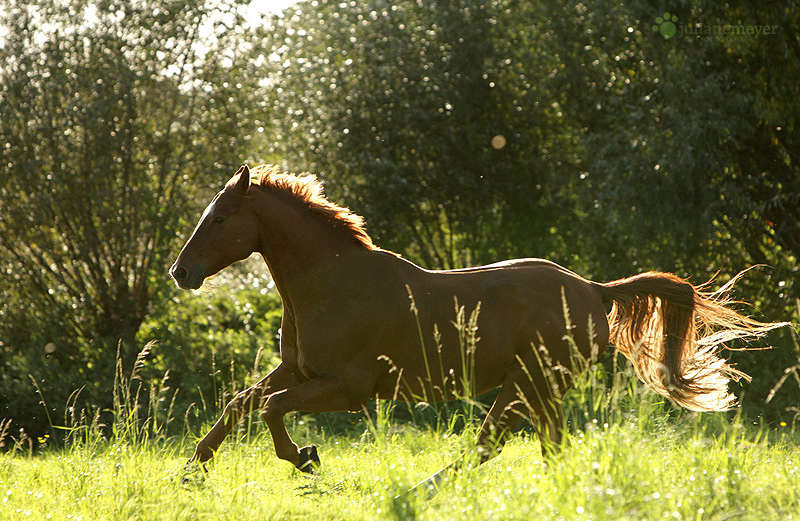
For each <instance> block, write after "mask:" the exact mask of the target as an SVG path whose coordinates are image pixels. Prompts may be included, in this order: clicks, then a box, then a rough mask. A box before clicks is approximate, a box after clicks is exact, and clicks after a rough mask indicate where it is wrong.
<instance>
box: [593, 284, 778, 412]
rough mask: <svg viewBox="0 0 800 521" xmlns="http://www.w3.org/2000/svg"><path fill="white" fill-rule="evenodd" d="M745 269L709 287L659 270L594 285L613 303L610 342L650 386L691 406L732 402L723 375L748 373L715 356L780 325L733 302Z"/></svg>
mask: <svg viewBox="0 0 800 521" xmlns="http://www.w3.org/2000/svg"><path fill="white" fill-rule="evenodd" d="M744 273H745V272H742V273H739V274H738V275H737V276H736V277H734V278H733V279H731V281H729V282H728V283H727V284H725V285H724V286H723V287H722V288H720V289H719V290H718V291H715V292H706V291H703V286H699V287H696V286H693V285H691V284H690V283H688V282H686V281H684V280H682V279H680V278H679V277H676V276H675V275H672V274H670V273H657V272H649V273H642V274H640V275H636V276H633V277H629V278H626V279H621V280H617V281H614V282H608V283H606V284H598V287H599V290H600V292H601V294H602V296H603V299H604V300H610V301H612V302H613V307H612V309H611V312H610V313H609V316H608V323H609V326H610V330H611V331H610V339H611V342H612V343H613V344H614V345H615V346H616V348H617V349H618V350H619V351H620V352H622V353H623V354H624V355H625V356H626V357H627V358H628V359H630V360H631V362H632V363H633V366H634V368H635V370H636V374H637V375H638V376H639V378H640V379H641V380H642V381H643V382H644V383H645V384H647V385H648V387H650V388H651V389H652V390H653V391H655V392H656V393H658V394H660V395H662V396H665V397H667V398H670V399H671V400H673V401H675V402H676V403H678V404H680V405H682V406H684V407H686V408H688V409H692V410H696V411H712V410H715V411H716V410H725V409H728V408H730V407H731V406H732V405H733V404H734V403H735V398H734V397H733V395H731V394H730V393H729V392H728V382H729V381H730V380H731V379H732V380H734V381H738V380H739V379H740V378H745V379H746V380H748V381H749V380H750V377H749V376H748V375H746V374H745V373H743V372H741V371H739V370H737V369H735V368H733V367H732V366H731V365H729V364H728V363H726V361H725V359H723V358H721V357H720V356H719V352H720V351H721V350H722V349H723V348H724V347H725V346H724V343H725V342H729V341H732V340H737V339H742V340H753V339H756V338H759V337H761V336H763V335H764V334H766V333H767V332H768V331H770V330H771V329H774V328H776V327H781V326H784V325H786V323H784V322H780V323H762V322H759V321H757V320H754V319H752V318H749V317H746V316H744V315H741V314H739V313H738V312H736V311H735V310H734V309H733V308H732V307H731V305H732V304H734V302H733V301H732V300H731V298H730V290H731V288H732V287H733V284H734V283H735V282H736V281H737V280H738V279H739V278H740V277H741V276H742V275H743V274H744Z"/></svg>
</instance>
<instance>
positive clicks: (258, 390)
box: [189, 363, 297, 463]
mask: <svg viewBox="0 0 800 521" xmlns="http://www.w3.org/2000/svg"><path fill="white" fill-rule="evenodd" d="M296 384H297V379H296V377H295V376H294V375H292V373H290V372H289V371H288V370H287V369H286V368H285V367H284V365H283V363H280V364H278V366H277V367H276V368H275V369H273V370H272V371H270V373H269V374H268V375H267V376H265V377H264V378H262V379H261V380H260V381H259V382H258V383H256V384H254V385H253V386H251V387H249V388H248V389H246V390H244V391H242V392H240V393H238V394H237V395H236V396H235V397H234V398H233V400H231V401H230V402H229V403H228V405H226V406H225V409H224V411H223V413H222V416H220V418H219V419H218V420H217V422H216V423H215V424H214V426H213V427H211V430H210V431H208V434H206V435H205V436H204V437H203V439H202V440H200V441H199V442H198V443H197V447H196V448H195V451H194V455H193V456H192V458H191V459H190V460H189V463H203V462H205V461H208V460H209V459H211V457H212V456H213V455H214V452H216V450H217V449H218V448H219V446H220V445H222V442H223V441H224V440H225V437H226V436H228V434H230V432H231V431H232V430H233V427H234V426H235V425H236V424H237V423H239V421H240V420H241V419H242V418H243V417H244V416H247V415H248V414H250V413H251V412H253V411H254V410H255V409H258V408H260V407H261V406H262V404H263V402H264V398H265V397H268V396H269V395H271V394H273V393H276V392H279V391H283V390H285V389H287V388H289V387H292V386H294V385H296Z"/></svg>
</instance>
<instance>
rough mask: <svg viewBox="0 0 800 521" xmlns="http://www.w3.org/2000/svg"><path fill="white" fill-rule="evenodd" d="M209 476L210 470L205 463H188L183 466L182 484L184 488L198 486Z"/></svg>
mask: <svg viewBox="0 0 800 521" xmlns="http://www.w3.org/2000/svg"><path fill="white" fill-rule="evenodd" d="M207 475H208V469H207V468H206V466H205V464H204V463H197V462H194V461H188V462H187V463H186V464H185V465H184V466H183V472H182V473H181V480H180V484H181V485H182V486H187V485H198V484H200V483H202V482H203V481H205V478H206V476H207Z"/></svg>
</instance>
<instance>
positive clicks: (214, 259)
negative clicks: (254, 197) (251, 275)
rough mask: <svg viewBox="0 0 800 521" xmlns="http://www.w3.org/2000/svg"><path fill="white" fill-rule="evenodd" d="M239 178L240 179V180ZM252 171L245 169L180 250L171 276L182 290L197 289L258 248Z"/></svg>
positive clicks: (231, 182)
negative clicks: (250, 201) (251, 193)
mask: <svg viewBox="0 0 800 521" xmlns="http://www.w3.org/2000/svg"><path fill="white" fill-rule="evenodd" d="M237 176H238V177H237ZM249 188H250V169H249V168H247V166H246V165H245V166H242V167H241V168H239V171H238V172H236V175H234V177H233V178H231V180H230V181H229V182H228V184H227V185H226V186H225V188H224V189H223V190H222V191H221V192H220V193H218V194H217V195H216V197H214V199H213V200H212V201H211V204H209V205H208V207H207V208H206V209H205V211H204V212H203V215H202V216H201V217H200V222H199V223H197V227H196V228H195V229H194V232H193V233H192V236H191V237H190V238H189V240H188V241H187V243H186V245H184V247H183V249H182V250H181V252H180V254H179V255H178V258H177V259H176V260H175V264H173V265H172V267H171V268H170V269H169V273H170V275H172V278H174V279H175V282H177V283H178V286H179V287H181V288H183V289H197V288H199V287H200V286H201V285H202V284H203V281H204V280H205V278H206V277H209V276H211V275H213V274H215V273H217V272H218V271H220V270H221V269H223V268H226V267H228V266H230V265H231V264H233V263H234V262H236V261H238V260H241V259H245V258H247V257H249V256H250V254H251V253H253V251H255V250H256V248H257V247H258V238H259V229H258V219H257V218H256V215H255V214H254V213H253V211H252V209H251V207H250V204H249V202H248V199H249V197H248V195H247V191H248V189H249Z"/></svg>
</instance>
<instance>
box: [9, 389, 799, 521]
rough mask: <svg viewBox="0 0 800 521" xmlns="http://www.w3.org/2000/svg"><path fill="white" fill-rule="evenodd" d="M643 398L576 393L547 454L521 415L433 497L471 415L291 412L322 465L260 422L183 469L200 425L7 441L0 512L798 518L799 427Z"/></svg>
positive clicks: (112, 516)
mask: <svg viewBox="0 0 800 521" xmlns="http://www.w3.org/2000/svg"><path fill="white" fill-rule="evenodd" d="M578 394H579V395H580V396H581V397H582V398H587V397H588V398H591V393H590V394H589V395H581V393H580V392H579V393H578ZM643 396H645V397H649V396H651V395H650V394H649V393H648V394H645V395H643ZM637 400H638V403H637V407H638V408H636V409H632V408H630V403H628V404H627V407H625V408H624V410H626V411H627V412H626V413H624V414H622V413H619V411H618V410H617V411H615V410H609V409H605V410H603V409H602V407H601V408H600V409H597V408H595V407H593V406H592V403H595V404H596V403H597V402H596V401H594V402H592V401H590V402H588V404H587V403H586V402H584V403H583V404H574V405H575V406H573V407H571V408H568V412H569V416H570V426H571V435H570V437H569V446H568V447H567V448H566V449H565V450H564V451H563V452H562V453H561V454H560V455H559V456H557V457H556V458H555V459H553V460H552V461H549V462H548V463H547V464H545V462H544V461H543V460H542V457H541V455H540V452H539V443H538V441H537V439H536V436H535V434H533V433H532V432H530V431H529V430H524V429H523V430H522V431H521V432H518V433H517V434H516V435H515V436H514V438H513V440H512V441H511V442H510V443H509V444H508V445H507V446H506V448H505V450H504V451H503V453H502V454H501V455H499V456H498V457H497V458H495V459H493V460H491V461H490V462H489V463H487V464H485V465H483V466H481V467H479V468H476V469H470V470H467V471H464V472H462V473H460V474H458V475H456V476H454V477H452V478H451V479H450V480H449V481H447V482H446V483H444V484H443V485H442V486H441V488H440V491H439V493H438V494H436V495H435V496H434V497H433V498H431V499H426V498H424V497H422V496H418V495H415V494H413V493H411V492H409V489H410V487H412V486H413V485H414V484H415V483H416V482H418V481H420V480H422V479H424V478H426V477H427V476H428V475H430V474H431V473H433V472H435V471H436V470H438V469H439V468H441V467H442V466H444V465H445V464H447V463H449V462H450V461H452V460H453V459H454V458H455V457H457V456H458V455H459V454H460V453H461V452H462V450H464V448H466V447H468V446H469V445H470V443H471V440H472V437H473V435H474V432H475V428H476V425H477V423H476V422H475V421H472V420H467V421H466V422H465V426H463V425H462V427H461V428H457V429H456V430H457V431H458V433H457V434H456V433H454V432H453V430H452V427H453V425H454V422H452V421H451V422H449V423H442V422H440V423H439V424H438V425H437V424H435V423H434V424H430V423H428V424H427V425H426V424H424V422H423V424H420V422H406V421H404V422H400V421H396V420H395V419H392V413H391V410H390V409H389V408H388V407H387V406H379V407H378V408H377V409H376V410H377V413H378V414H373V415H371V416H370V415H368V414H364V415H362V416H361V419H360V420H358V421H357V422H356V426H357V428H350V429H347V432H345V433H339V434H337V433H335V432H331V429H330V428H323V427H320V426H319V425H315V424H313V423H312V424H311V425H309V424H303V423H302V421H298V419H297V418H295V419H294V420H292V423H293V424H294V425H293V426H292V429H291V430H292V432H293V433H294V435H295V439H296V441H297V442H298V443H300V444H306V443H315V444H317V445H318V446H319V448H320V455H321V458H322V463H323V466H322V468H321V469H319V471H318V473H317V474H316V475H313V476H309V475H305V474H302V473H300V472H298V471H297V470H295V469H294V468H293V467H291V465H289V464H287V463H285V462H282V461H279V460H278V459H276V457H275V456H274V453H273V451H272V444H271V441H269V436H268V435H267V433H266V430H265V429H263V427H262V426H260V425H259V424H258V423H257V422H253V423H252V424H251V425H250V427H249V428H248V429H246V431H245V432H242V431H240V432H239V436H238V438H239V440H238V441H237V440H235V439H234V438H233V437H232V438H231V439H229V441H228V442H227V443H225V444H224V445H223V447H222V449H221V450H220V452H219V453H218V454H217V456H216V458H215V459H214V460H212V463H211V464H210V465H209V467H208V474H205V475H204V474H202V473H201V472H198V473H195V474H191V475H189V476H188V477H189V479H188V480H185V482H183V483H182V481H181V478H182V477H185V476H186V475H185V474H184V473H183V465H184V462H185V460H186V458H187V457H188V456H189V455H191V452H192V449H193V443H194V441H195V438H194V436H192V435H190V434H187V435H184V436H181V437H179V438H167V439H154V438H149V437H148V436H147V435H146V431H145V430H140V431H136V430H129V431H128V432H127V433H123V434H120V435H118V436H117V437H116V438H115V440H116V441H105V440H103V439H101V438H100V437H99V436H92V435H87V436H84V437H83V439H82V440H80V441H75V442H73V443H72V444H71V445H69V446H67V447H66V448H52V449H48V448H45V449H44V450H41V451H37V454H34V455H30V454H28V453H27V452H26V451H25V450H23V449H21V448H20V449H19V450H14V451H9V452H7V453H5V454H3V455H2V456H0V497H2V500H1V501H0V519H2V520H3V521H7V520H8V521H11V520H18V519H32V520H43V519H59V520H65V519H70V520H79V519H82V520H163V519H169V520H203V519H214V520H248V519H267V520H273V519H274V520H278V519H308V520H318V519H331V520H333V519H337V520H362V519H363V520H374V519H426V520H427V519H430V520H438V519H441V520H465V519H479V520H486V519H520V520H531V519H534V520H550V519H575V520H579V519H580V520H589V519H592V520H601V519H608V520H627V519H629V520H644V519H691V520H728V519H737V520H747V519H752V520H758V521H763V520H765V519H776V520H777V519H781V520H785V519H799V518H800V451H798V450H797V448H798V446H800V443H799V442H800V436H798V433H797V431H796V430H794V429H792V427H791V426H786V425H781V426H778V427H776V428H775V429H768V428H766V427H763V426H758V425H753V424H752V422H747V423H750V424H749V425H744V424H743V423H745V422H743V420H742V419H741V418H740V417H739V416H737V415H735V414H733V413H724V414H722V413H720V414H706V415H697V414H693V413H676V412H675V411H670V410H668V409H667V408H665V407H663V405H661V404H660V403H659V401H658V400H657V399H655V398H652V399H651V398H644V399H643V398H637ZM577 405H582V406H583V407H584V408H583V409H582V408H580V407H578V406H577ZM619 410H622V409H619ZM587 411H589V412H587ZM581 418H583V419H585V420H586V421H585V423H584V424H583V425H580V423H581ZM598 418H600V420H598ZM461 419H463V416H462V417H461ZM576 426H579V428H576ZM334 430H335V429H334ZM359 430H360V431H361V432H360V433H359Z"/></svg>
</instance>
